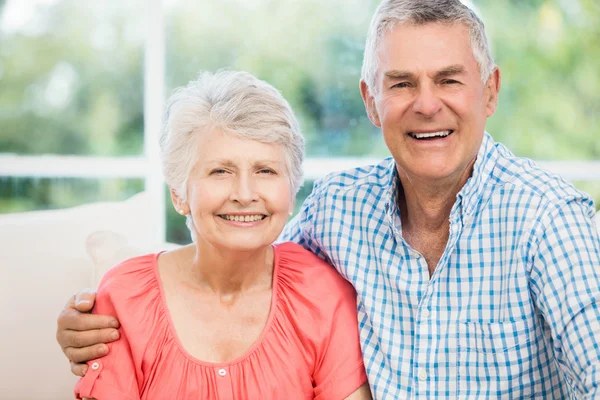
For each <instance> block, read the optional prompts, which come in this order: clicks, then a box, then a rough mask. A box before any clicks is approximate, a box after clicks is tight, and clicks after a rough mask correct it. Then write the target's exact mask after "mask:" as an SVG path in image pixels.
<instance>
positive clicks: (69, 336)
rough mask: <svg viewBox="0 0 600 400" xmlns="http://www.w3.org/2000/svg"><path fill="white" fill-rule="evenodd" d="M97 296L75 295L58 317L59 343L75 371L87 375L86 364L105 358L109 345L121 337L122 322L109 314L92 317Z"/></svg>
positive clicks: (76, 373)
mask: <svg viewBox="0 0 600 400" xmlns="http://www.w3.org/2000/svg"><path fill="white" fill-rule="evenodd" d="M95 300H96V293H95V292H94V291H92V290H90V289H84V290H82V291H81V292H79V293H77V294H75V295H73V296H72V297H71V298H70V299H69V301H68V302H67V304H66V305H65V308H64V309H63V310H62V312H61V313H60V315H59V316H58V321H57V323H58V324H57V325H58V327H57V330H56V340H57V341H58V343H59V344H60V347H61V348H62V351H63V353H65V355H66V356H67V358H68V359H69V361H70V362H71V372H73V374H74V375H78V376H84V375H85V373H86V371H87V365H86V364H85V362H86V361H89V360H93V359H95V358H99V357H102V356H105V355H106V354H107V353H108V346H106V343H110V342H113V341H115V340H117V339H118V338H119V332H118V331H117V329H116V328H118V327H119V321H117V319H116V318H114V317H110V316H107V315H92V314H91V310H92V308H93V307H94V302H95Z"/></svg>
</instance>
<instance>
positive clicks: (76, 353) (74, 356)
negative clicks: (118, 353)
mask: <svg viewBox="0 0 600 400" xmlns="http://www.w3.org/2000/svg"><path fill="white" fill-rule="evenodd" d="M65 354H66V355H67V357H68V358H69V360H71V361H73V362H74V363H82V362H86V361H90V360H94V359H96V358H100V357H104V356H105V355H107V354H108V346H107V345H105V344H97V345H94V346H89V347H82V348H81V349H78V348H75V347H67V348H66V349H65ZM72 368H73V367H72V366H71V370H73V369H72Z"/></svg>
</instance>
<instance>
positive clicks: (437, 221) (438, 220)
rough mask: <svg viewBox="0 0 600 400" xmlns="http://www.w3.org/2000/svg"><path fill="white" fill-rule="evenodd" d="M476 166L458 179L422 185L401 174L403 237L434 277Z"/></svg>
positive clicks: (400, 205) (400, 203)
mask: <svg viewBox="0 0 600 400" xmlns="http://www.w3.org/2000/svg"><path fill="white" fill-rule="evenodd" d="M472 170H473V164H471V165H470V166H469V168H468V169H467V170H465V172H464V173H463V174H462V175H461V176H459V177H458V178H457V179H447V180H445V181H437V182H432V181H421V180H418V179H415V178H412V179H411V177H408V176H406V175H404V174H403V173H402V171H398V174H399V177H400V183H401V185H400V186H399V191H398V203H399V204H398V206H399V209H400V216H401V220H402V236H403V237H404V239H405V240H406V242H407V243H408V244H409V245H410V246H411V247H412V248H413V249H415V250H416V251H418V252H419V253H421V254H422V255H423V256H424V257H425V260H426V261H427V266H428V269H429V275H430V277H431V276H432V275H433V273H434V271H435V268H436V266H437V264H438V262H439V260H440V258H441V256H442V254H443V252H444V250H445V248H446V244H447V242H448V237H449V234H450V229H449V228H450V212H451V211H452V207H453V206H454V203H455V202H456V196H457V194H458V193H459V192H460V190H461V189H462V188H463V186H464V185H465V183H466V182H467V180H468V179H469V177H470V176H471V174H472Z"/></svg>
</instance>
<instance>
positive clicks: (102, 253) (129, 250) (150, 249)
mask: <svg viewBox="0 0 600 400" xmlns="http://www.w3.org/2000/svg"><path fill="white" fill-rule="evenodd" d="M85 247H86V251H87V253H88V254H89V256H90V259H91V260H92V261H93V263H94V266H95V268H94V273H93V275H94V276H93V281H94V285H93V287H97V286H98V284H99V283H100V280H101V279H102V276H103V275H104V273H105V272H106V271H108V269H109V268H111V267H113V266H115V265H117V264H119V263H120V262H122V261H125V260H127V259H128V258H132V257H137V256H140V255H143V254H148V253H157V252H159V251H162V250H172V249H175V248H177V247H179V246H178V245H176V244H172V243H159V244H158V245H153V246H144V247H136V246H134V245H131V244H130V243H129V242H128V240H127V238H126V237H125V236H123V235H120V234H118V233H116V232H112V231H98V232H93V233H92V234H91V235H89V236H88V238H87V240H86V244H85Z"/></svg>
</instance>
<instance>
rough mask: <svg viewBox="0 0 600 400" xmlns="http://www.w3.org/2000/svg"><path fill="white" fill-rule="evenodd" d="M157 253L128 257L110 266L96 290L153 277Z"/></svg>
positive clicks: (134, 282)
mask: <svg viewBox="0 0 600 400" xmlns="http://www.w3.org/2000/svg"><path fill="white" fill-rule="evenodd" d="M158 256H159V254H154V253H153V254H145V255H142V256H138V257H133V258H129V259H127V260H125V261H122V262H120V263H119V264H117V265H115V266H114V267H112V268H110V269H109V270H108V271H106V273H105V274H104V276H103V277H102V280H101V281H100V285H99V288H98V291H100V290H101V289H103V288H104V287H106V286H110V287H114V286H115V285H117V286H122V285H126V286H130V285H131V284H134V285H135V284H136V283H138V284H139V283H141V282H142V281H146V280H148V279H152V278H153V277H154V275H155V274H154V270H155V267H156V262H157V260H158Z"/></svg>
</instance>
